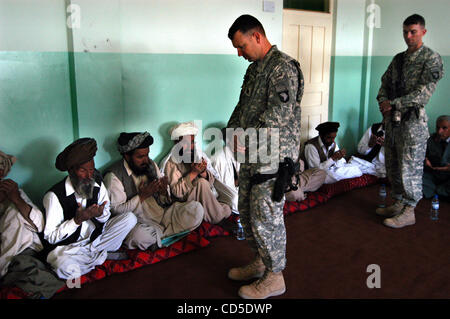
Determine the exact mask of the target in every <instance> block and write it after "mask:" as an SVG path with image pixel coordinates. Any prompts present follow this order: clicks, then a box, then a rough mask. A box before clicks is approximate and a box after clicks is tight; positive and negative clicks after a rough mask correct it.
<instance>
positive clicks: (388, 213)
mask: <svg viewBox="0 0 450 319" xmlns="http://www.w3.org/2000/svg"><path fill="white" fill-rule="evenodd" d="M403 207H404V205H403V204H402V201H401V200H396V201H395V202H394V204H392V205H391V206H388V207H385V208H377V209H376V210H375V213H376V214H377V215H380V216H384V217H393V216H395V215H398V214H400V213H401V211H402V209H403Z"/></svg>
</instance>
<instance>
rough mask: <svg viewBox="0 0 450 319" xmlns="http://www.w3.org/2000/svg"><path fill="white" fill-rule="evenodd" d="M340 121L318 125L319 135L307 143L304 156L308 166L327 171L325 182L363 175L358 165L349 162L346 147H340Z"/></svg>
mask: <svg viewBox="0 0 450 319" xmlns="http://www.w3.org/2000/svg"><path fill="white" fill-rule="evenodd" d="M338 127H339V123H338V122H325V123H321V124H319V125H318V126H317V127H316V130H317V131H318V132H319V135H318V136H316V137H315V138H312V139H310V140H308V141H307V142H306V143H305V148H304V150H303V157H302V159H303V160H304V162H305V164H306V165H307V166H308V168H320V169H323V170H325V171H326V172H327V177H326V179H325V183H324V184H332V183H335V182H337V181H339V180H341V179H347V178H354V177H359V176H361V175H362V172H361V170H360V169H359V167H358V166H357V165H354V164H351V163H347V161H346V160H345V155H346V151H345V149H342V150H341V149H339V146H338V145H337V143H336V141H335V139H336V136H337V132H338Z"/></svg>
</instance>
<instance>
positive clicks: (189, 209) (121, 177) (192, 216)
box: [104, 132, 203, 250]
mask: <svg viewBox="0 0 450 319" xmlns="http://www.w3.org/2000/svg"><path fill="white" fill-rule="evenodd" d="M117 143H118V150H119V153H120V154H121V155H122V159H120V160H119V161H117V162H115V163H114V164H112V166H111V167H109V168H108V169H107V170H106V171H105V175H104V176H105V185H106V188H107V190H108V193H109V197H110V200H111V206H110V207H111V212H112V213H113V214H114V215H120V214H123V213H126V212H133V214H135V215H136V217H137V220H138V223H137V224H136V226H135V227H134V228H133V230H132V231H131V232H130V234H128V236H127V238H126V239H125V245H126V247H127V248H130V249H136V248H137V249H141V250H146V249H148V248H149V247H151V246H153V245H154V246H153V247H152V248H157V247H161V239H163V238H166V237H168V236H171V235H174V234H178V233H182V232H183V233H185V232H188V231H191V230H193V229H195V228H197V227H198V226H199V225H200V224H201V222H202V221H203V207H202V205H201V204H200V203H199V202H196V201H187V202H183V203H181V202H174V201H173V200H172V199H171V196H170V190H169V187H168V179H167V177H165V176H164V177H162V175H161V173H160V171H159V168H158V166H157V165H156V163H155V162H154V161H153V160H151V159H150V158H149V156H148V155H149V153H150V145H152V144H153V137H152V136H151V135H150V134H149V133H148V132H134V133H125V132H123V133H120V136H119V138H118V140H117Z"/></svg>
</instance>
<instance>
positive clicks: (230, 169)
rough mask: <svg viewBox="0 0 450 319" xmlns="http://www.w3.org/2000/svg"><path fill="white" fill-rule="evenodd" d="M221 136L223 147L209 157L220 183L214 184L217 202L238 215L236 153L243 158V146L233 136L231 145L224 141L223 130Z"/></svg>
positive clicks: (224, 134)
mask: <svg viewBox="0 0 450 319" xmlns="http://www.w3.org/2000/svg"><path fill="white" fill-rule="evenodd" d="M222 136H223V138H224V141H225V146H224V147H223V148H222V149H219V151H218V152H217V153H216V154H214V155H213V156H212V157H211V163H212V166H213V168H214V169H215V170H216V172H217V174H218V179H216V181H220V182H221V183H217V182H216V183H214V186H215V188H216V189H217V192H218V193H219V198H218V199H219V201H221V202H223V203H227V204H228V205H229V206H230V207H231V210H232V212H233V213H236V214H239V210H238V195H239V168H240V166H241V164H240V163H239V157H238V153H239V154H241V155H242V156H243V157H244V156H245V146H243V145H241V144H240V143H238V139H237V136H236V135H234V137H233V138H234V141H233V143H232V142H231V141H232V140H230V141H229V142H228V141H227V139H226V133H225V130H222Z"/></svg>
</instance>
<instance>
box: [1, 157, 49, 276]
mask: <svg viewBox="0 0 450 319" xmlns="http://www.w3.org/2000/svg"><path fill="white" fill-rule="evenodd" d="M15 161H16V158H15V157H14V156H11V155H7V154H5V153H3V152H2V151H0V234H1V246H0V278H1V277H3V276H5V275H6V273H7V272H8V266H9V264H10V263H11V260H12V259H13V258H14V256H16V255H19V254H20V253H22V252H24V251H25V250H26V249H30V250H32V251H34V252H39V251H41V250H42V248H43V246H42V243H41V241H40V239H39V236H38V233H39V232H42V230H43V229H44V216H43V214H42V212H41V211H40V210H39V208H38V207H37V206H36V205H34V204H33V203H32V202H31V200H30V199H29V198H28V196H27V195H26V194H25V192H24V191H23V190H22V189H21V188H19V187H18V185H17V183H16V182H14V181H13V180H11V179H5V177H6V176H7V175H8V173H9V171H10V170H11V166H12V165H13V164H14V162H15Z"/></svg>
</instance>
